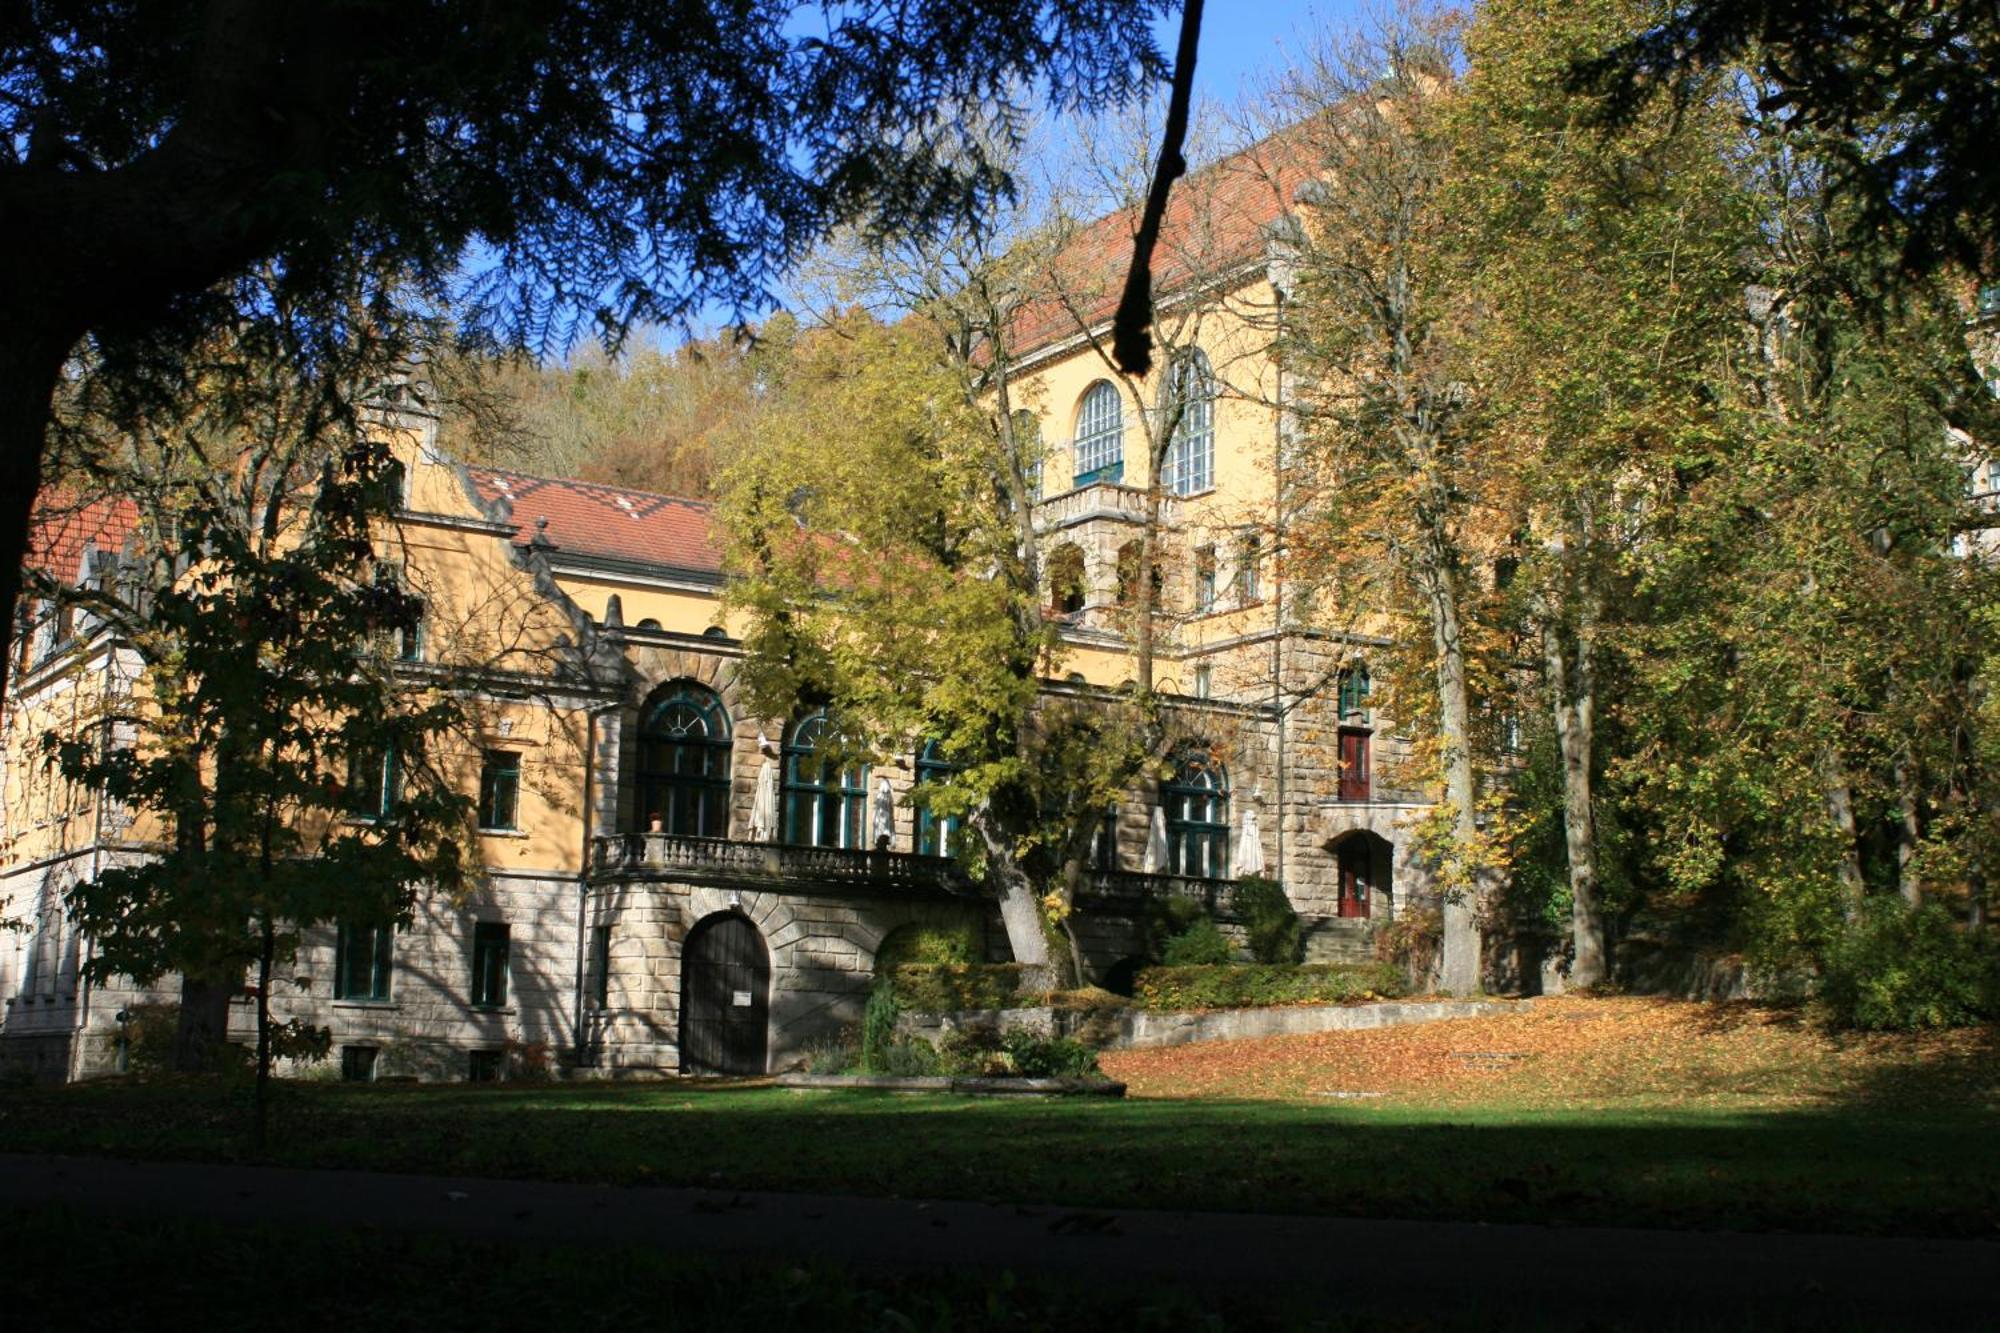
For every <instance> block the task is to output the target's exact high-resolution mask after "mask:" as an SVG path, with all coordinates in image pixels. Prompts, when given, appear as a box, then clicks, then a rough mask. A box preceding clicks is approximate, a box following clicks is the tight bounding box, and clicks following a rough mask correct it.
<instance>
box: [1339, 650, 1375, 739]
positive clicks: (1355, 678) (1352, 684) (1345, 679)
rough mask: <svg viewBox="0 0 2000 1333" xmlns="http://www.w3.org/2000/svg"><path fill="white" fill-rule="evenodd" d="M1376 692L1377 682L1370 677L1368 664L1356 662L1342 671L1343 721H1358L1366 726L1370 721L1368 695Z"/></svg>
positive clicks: (1341, 707) (1341, 700)
mask: <svg viewBox="0 0 2000 1333" xmlns="http://www.w3.org/2000/svg"><path fill="white" fill-rule="evenodd" d="M1374 692H1375V683H1374V682H1373V681H1372V680H1370V679H1369V678H1368V664H1367V663H1366V662H1356V663H1355V664H1354V665H1353V666H1351V667H1349V668H1347V670H1345V671H1343V672H1341V673H1340V718H1341V721H1343V722H1346V721H1350V720H1351V721H1356V722H1359V723H1361V724H1362V725H1363V726H1366V725H1367V724H1368V722H1369V710H1368V696H1369V695H1370V694H1373V693H1374Z"/></svg>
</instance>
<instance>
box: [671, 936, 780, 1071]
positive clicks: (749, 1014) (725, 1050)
mask: <svg viewBox="0 0 2000 1333" xmlns="http://www.w3.org/2000/svg"><path fill="white" fill-rule="evenodd" d="M770 1026H771V953H770V950H768V949H766V948H765V947H764V937H763V936H762V935H759V934H758V933H757V927H755V926H753V925H751V924H750V920H749V918H748V917H745V916H742V915H740V914H738V913H735V912H724V913H722V914H720V915H717V916H712V917H709V918H708V919H706V920H704V921H702V922H700V923H699V924H697V925H696V926H695V928H694V929H693V930H691V931H689V932H688V937H687V944H686V945H685V946H683V947H682V949H681V1068H682V1069H683V1070H685V1071H687V1072H690V1073H705V1074H761V1073H763V1072H764V1066H765V1064H766V1062H767V1060H768V1055H769V1050H770Z"/></svg>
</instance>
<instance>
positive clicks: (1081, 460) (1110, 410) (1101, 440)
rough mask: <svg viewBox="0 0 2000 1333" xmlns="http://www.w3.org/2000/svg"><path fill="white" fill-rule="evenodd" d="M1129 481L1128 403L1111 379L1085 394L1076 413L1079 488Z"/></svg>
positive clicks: (1103, 381) (1092, 386)
mask: <svg viewBox="0 0 2000 1333" xmlns="http://www.w3.org/2000/svg"><path fill="white" fill-rule="evenodd" d="M1124 479H1125V404H1124V402H1123V401H1122V400H1121V399H1120V398H1119V397H1118V390H1117V389H1115V388H1114V387H1112V384H1111V381H1110V380H1099V381H1097V383H1095V384H1093V385H1091V386H1090V387H1089V388H1088V389H1085V390H1084V391H1083V403H1082V405H1081V406H1080V407H1079V408H1078V409H1077V414H1076V478H1075V484H1076V485H1078V486H1088V485H1090V484H1091V483H1092V482H1098V481H1114V482H1115V481H1123V480H1124Z"/></svg>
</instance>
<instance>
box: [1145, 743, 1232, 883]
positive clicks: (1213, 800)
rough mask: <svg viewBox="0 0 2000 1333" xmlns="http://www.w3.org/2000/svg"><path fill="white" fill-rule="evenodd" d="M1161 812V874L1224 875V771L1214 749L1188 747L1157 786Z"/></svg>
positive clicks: (1226, 781) (1226, 868) (1226, 850)
mask: <svg viewBox="0 0 2000 1333" xmlns="http://www.w3.org/2000/svg"><path fill="white" fill-rule="evenodd" d="M1160 799H1161V802H1162V804H1164V805H1165V806H1166V810H1167V872H1168V873H1169V874H1174V875H1186V876H1189V877H1190V878H1193V879H1224V878H1227V877H1228V874H1229V771H1228V770H1227V769H1226V768H1224V767H1223V765H1222V761H1221V760H1220V759H1218V758H1216V757H1215V753H1214V751H1212V750H1210V749H1208V748H1207V747H1206V746H1198V745H1190V746H1187V747H1185V748H1183V749H1182V750H1181V751H1180V752H1179V753H1178V754H1177V755H1175V757H1174V774H1173V776H1172V777H1170V778H1168V779H1167V780H1166V782H1164V783H1162V784H1161V786H1160Z"/></svg>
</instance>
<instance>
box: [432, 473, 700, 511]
mask: <svg viewBox="0 0 2000 1333" xmlns="http://www.w3.org/2000/svg"><path fill="white" fill-rule="evenodd" d="M465 466H466V469H467V470H468V471H472V472H483V473H486V474H488V475H489V476H500V477H519V478H520V479H521V480H523V481H538V482H541V483H542V484H543V485H545V486H568V487H572V488H576V489H584V488H588V489H590V490H597V491H608V492H612V493H614V494H618V495H642V496H644V497H646V498H647V499H649V500H666V501H669V502H671V503H673V504H684V505H691V506H693V507H694V508H696V509H713V508H715V501H713V500H698V499H696V498H695V497H693V496H691V495H669V494H668V493H667V492H665V491H647V490H641V489H640V488H639V487H637V486H618V485H614V484H613V483H611V482H608V481H589V480H587V479H585V478H583V477H545V476H542V475H540V474H539V473H534V472H522V471H520V470H519V469H518V468H510V467H495V466H494V465H492V464H490V463H467V464H466V465H465Z"/></svg>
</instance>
